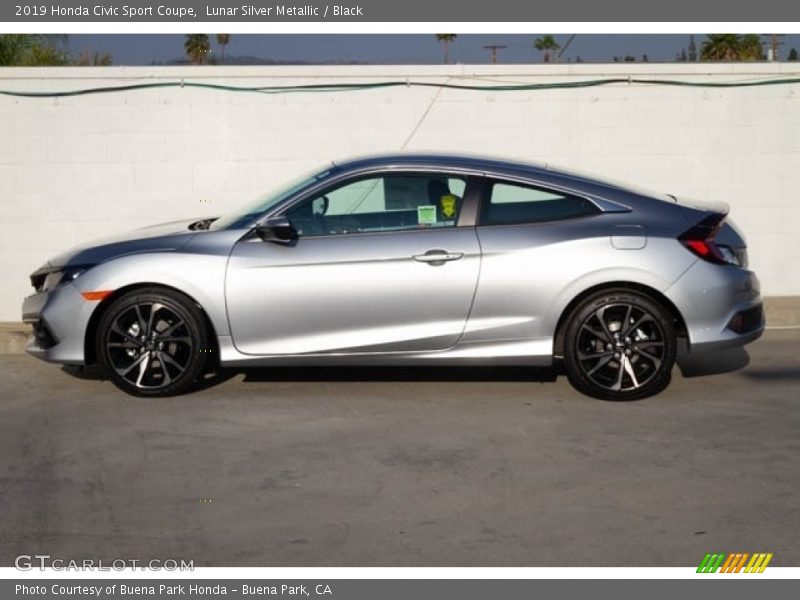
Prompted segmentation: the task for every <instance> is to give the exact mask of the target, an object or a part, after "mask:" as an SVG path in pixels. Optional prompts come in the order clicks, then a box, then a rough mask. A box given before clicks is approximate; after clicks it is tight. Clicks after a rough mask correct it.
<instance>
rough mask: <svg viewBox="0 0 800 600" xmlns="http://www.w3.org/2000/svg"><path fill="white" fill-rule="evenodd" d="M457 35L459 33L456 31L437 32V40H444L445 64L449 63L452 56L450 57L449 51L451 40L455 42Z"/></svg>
mask: <svg viewBox="0 0 800 600" xmlns="http://www.w3.org/2000/svg"><path fill="white" fill-rule="evenodd" d="M457 37H458V35H456V34H455V33H437V34H436V40H437V41H439V42H442V45H443V46H444V64H447V63H449V62H450V57H449V54H450V53H449V47H450V42H455V41H456V38H457Z"/></svg>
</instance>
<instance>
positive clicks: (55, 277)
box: [42, 266, 89, 292]
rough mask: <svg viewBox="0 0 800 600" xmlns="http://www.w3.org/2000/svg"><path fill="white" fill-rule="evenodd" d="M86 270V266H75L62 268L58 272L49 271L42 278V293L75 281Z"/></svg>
mask: <svg viewBox="0 0 800 600" xmlns="http://www.w3.org/2000/svg"><path fill="white" fill-rule="evenodd" d="M88 268H89V267H86V266H76V267H64V268H63V269H61V270H59V271H51V272H50V273H48V274H47V276H46V277H45V278H44V283H43V284H42V291H43V292H49V291H50V290H53V289H55V288H56V287H58V286H59V285H61V284H62V283H69V282H70V281H75V280H76V279H77V278H78V277H80V275H81V273H83V272H84V271H86V270H87V269H88Z"/></svg>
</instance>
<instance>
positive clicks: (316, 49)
mask: <svg viewBox="0 0 800 600" xmlns="http://www.w3.org/2000/svg"><path fill="white" fill-rule="evenodd" d="M540 35H541V34H538V33H531V34H529V35H523V34H513V35H509V34H505V35H491V34H470V35H460V36H459V37H458V39H457V40H456V41H455V42H454V43H453V44H451V47H450V58H451V62H461V63H473V64H475V63H477V64H480V63H488V62H489V56H490V55H489V52H488V51H487V50H485V49H484V48H483V46H485V45H488V44H501V45H505V46H507V48H506V49H504V50H500V51H499V52H500V53H499V57H498V58H499V60H498V62H501V63H530V62H540V61H541V53H540V52H538V51H536V50H534V48H533V40H535V39H536V38H537V37H539V36H540ZM211 37H212V40H213V38H214V36H213V35H212V36H211ZM555 37H556V41H558V42H559V43H560V44H562V45H564V44H565V43H566V42H567V40H568V38H569V37H570V36H568V35H558V36H555ZM695 39H696V41H697V45H698V47H699V46H700V44H701V42H702V40H703V39H705V35H704V34H702V33H701V34H697V35H696V36H695ZM765 39H766V38H765ZM183 40H184V36H183V35H156V34H138V35H127V34H116V35H111V34H108V35H106V34H91V35H71V36H69V46H70V51H71V52H73V53H75V54H77V53H80V52H81V51H83V50H88V51H90V52H93V51H95V50H97V51H99V52H101V53H109V54H111V55H112V57H113V60H114V64H119V65H148V64H151V62H153V61H156V62H167V61H169V60H171V59H175V58H181V57H182V56H183ZM783 42H784V45H783V46H781V48H780V50H779V56H780V57H782V58H785V56H786V54H787V53H788V52H789V49H790V48H792V47H795V48H797V49H798V51H800V35H787V36H785V37H784V38H783ZM688 43H689V36H688V35H661V34H641V35H639V34H634V35H610V34H582V35H578V36H576V37H575V38H574V40H573V41H572V43H571V44H570V46H569V48H568V49H567V50H566V51H565V52H564V55H563V57H562V60H563V61H566V60H568V59H572V60H575V59H576V57H578V56H580V57H581V59H582V60H584V61H587V62H611V61H612V60H613V58H614V57H615V56H624V55H626V54H630V55H633V56H635V57H636V58H637V60H641V57H642V55H643V54H646V55H647V56H648V58H649V60H651V61H661V62H663V61H671V60H673V59H674V57H675V55H676V54H677V53H678V52H680V50H681V48H683V47H684V46H686V45H687V44H688ZM212 48H214V49H215V48H216V44H213V43H212ZM225 52H226V54H227V55H228V56H255V57H258V58H269V59H273V60H278V61H306V62H349V61H356V62H368V63H389V64H391V63H417V64H420V63H421V64H425V63H441V62H442V46H441V44H440V43H439V42H437V41H436V39H435V37H434V36H433V35H431V34H395V35H363V34H362V35H345V34H328V35H303V34H283V35H278V34H234V35H232V36H231V42H230V44H229V45H228V47H227V48H226V50H225Z"/></svg>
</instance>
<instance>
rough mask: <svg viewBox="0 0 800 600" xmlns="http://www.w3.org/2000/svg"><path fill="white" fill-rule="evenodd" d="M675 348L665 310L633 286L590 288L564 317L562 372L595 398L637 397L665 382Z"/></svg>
mask: <svg viewBox="0 0 800 600" xmlns="http://www.w3.org/2000/svg"><path fill="white" fill-rule="evenodd" d="M626 323H627V327H626ZM676 352H677V340H676V334H675V326H674V324H673V319H672V316H671V315H670V313H669V312H668V311H667V310H666V309H664V307H663V306H661V305H660V304H659V303H657V302H655V301H654V300H653V299H651V298H649V297H648V296H645V295H643V294H640V293H638V292H634V291H632V290H626V289H616V290H605V291H603V292H600V293H598V294H595V295H593V296H591V297H589V298H587V299H586V300H584V301H583V302H581V304H580V305H579V306H578V307H577V308H576V309H575V310H574V311H573V312H572V314H571V316H570V318H569V320H568V322H567V330H566V336H565V340H564V367H565V370H566V372H567V377H568V379H569V382H570V383H571V384H572V386H573V387H574V388H575V389H577V390H578V391H580V392H583V393H584V394H587V395H589V396H592V397H594V398H600V399H602V400H638V399H640V398H646V397H648V396H653V395H655V394H658V393H659V392H661V391H662V390H663V389H664V388H666V387H667V385H669V382H670V378H671V373H672V367H673V365H674V364H675V355H676Z"/></svg>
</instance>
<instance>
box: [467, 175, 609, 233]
mask: <svg viewBox="0 0 800 600" xmlns="http://www.w3.org/2000/svg"><path fill="white" fill-rule="evenodd" d="M490 186H491V187H490V190H489V194H488V197H487V200H486V201H485V204H484V206H483V210H481V220H480V222H481V225H508V224H513V223H542V222H546V221H563V220H564V219H576V218H578V217H585V216H587V215H593V214H596V213H598V212H600V211H599V209H598V208H597V206H595V205H594V204H593V203H592V202H590V201H589V200H587V199H586V198H581V197H579V196H572V195H570V194H566V193H564V192H557V191H554V190H546V189H543V188H538V187H533V186H527V185H519V184H512V183H501V182H492V183H491V184H490Z"/></svg>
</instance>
